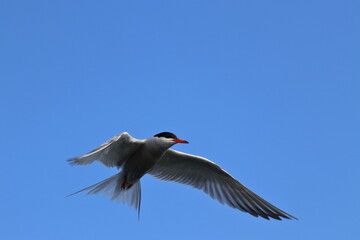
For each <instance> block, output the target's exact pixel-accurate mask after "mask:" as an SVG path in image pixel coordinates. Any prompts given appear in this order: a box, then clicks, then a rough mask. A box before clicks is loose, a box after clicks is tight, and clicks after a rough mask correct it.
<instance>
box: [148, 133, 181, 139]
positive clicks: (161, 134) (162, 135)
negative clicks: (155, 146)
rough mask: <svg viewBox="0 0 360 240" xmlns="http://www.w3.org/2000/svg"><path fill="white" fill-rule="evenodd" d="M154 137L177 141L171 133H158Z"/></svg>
mask: <svg viewBox="0 0 360 240" xmlns="http://www.w3.org/2000/svg"><path fill="white" fill-rule="evenodd" d="M154 137H164V138H173V139H178V138H177V136H176V135H175V134H173V133H171V132H162V133H158V134H156V135H155V136H154Z"/></svg>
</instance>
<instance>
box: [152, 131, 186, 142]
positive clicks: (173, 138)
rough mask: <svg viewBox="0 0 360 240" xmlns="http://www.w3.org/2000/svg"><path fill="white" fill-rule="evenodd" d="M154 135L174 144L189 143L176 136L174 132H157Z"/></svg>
mask: <svg viewBox="0 0 360 240" xmlns="http://www.w3.org/2000/svg"><path fill="white" fill-rule="evenodd" d="M154 137H155V138H160V139H161V140H163V141H165V142H169V143H172V145H173V144H176V143H189V142H188V141H185V140H183V139H180V138H178V137H177V136H176V135H175V134H173V133H171V132H162V133H158V134H156V135H155V136H154Z"/></svg>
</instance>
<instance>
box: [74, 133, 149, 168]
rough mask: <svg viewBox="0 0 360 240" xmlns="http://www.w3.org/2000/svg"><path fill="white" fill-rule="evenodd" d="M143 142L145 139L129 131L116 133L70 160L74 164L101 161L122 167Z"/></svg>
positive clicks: (108, 164) (111, 165)
mask: <svg viewBox="0 0 360 240" xmlns="http://www.w3.org/2000/svg"><path fill="white" fill-rule="evenodd" d="M143 142H144V141H143V140H139V139H136V138H133V137H131V136H130V135H129V134H128V133H127V132H124V133H121V134H119V135H116V136H115V137H113V138H112V139H110V140H109V141H107V142H105V143H104V144H102V145H101V146H100V147H98V148H96V149H95V150H93V151H91V152H89V153H87V154H85V155H83V156H80V157H76V158H72V159H69V160H68V161H69V163H70V164H73V165H87V164H90V163H93V162H94V161H99V162H101V163H102V164H104V165H105V166H108V167H115V166H117V167H120V166H121V165H122V164H123V163H124V162H125V161H126V159H127V158H128V157H130V156H131V155H132V154H133V153H134V152H135V151H136V150H137V149H138V148H139V147H140V146H141V145H142V144H143Z"/></svg>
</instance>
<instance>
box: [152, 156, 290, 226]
mask: <svg viewBox="0 0 360 240" xmlns="http://www.w3.org/2000/svg"><path fill="white" fill-rule="evenodd" d="M148 173H149V174H151V175H152V176H154V177H156V178H159V179H161V180H166V181H174V182H178V183H183V184H187V185H190V186H193V187H195V188H198V189H201V190H203V191H204V192H205V193H207V194H209V195H210V196H211V197H212V198H214V199H216V200H218V201H219V202H221V203H222V204H224V203H225V204H227V205H229V206H230V207H233V208H237V209H239V210H241V211H244V212H248V213H250V214H251V215H253V216H255V217H258V216H261V217H263V218H266V219H269V217H271V218H274V219H278V220H281V218H287V219H297V218H295V217H293V216H291V215H290V214H288V213H286V212H284V211H282V210H280V209H278V208H277V207H275V206H273V205H272V204H270V203H268V202H267V201H265V200H264V199H262V198H261V197H259V196H258V195H256V194H255V193H253V192H252V191H250V190H249V189H248V188H246V187H245V186H244V185H242V184H241V183H239V182H238V181H237V180H236V179H235V178H233V177H232V176H231V175H230V174H228V173H227V172H226V171H225V170H224V169H222V168H221V167H220V166H218V165H216V164H215V163H213V162H211V161H210V160H208V159H206V158H203V157H198V156H194V155H190V154H186V153H182V152H179V151H175V150H172V149H169V150H167V152H166V153H165V154H164V156H163V158H162V159H161V160H160V161H159V162H158V163H157V164H156V165H155V166H154V167H153V168H152V169H151V170H150V171H149V172H148Z"/></svg>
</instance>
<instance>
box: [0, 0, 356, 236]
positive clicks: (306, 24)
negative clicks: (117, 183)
mask: <svg viewBox="0 0 360 240" xmlns="http://www.w3.org/2000/svg"><path fill="white" fill-rule="evenodd" d="M359 9H360V4H359V2H358V1H305V2H304V1H197V0H195V1H194V0H191V1H187V0H184V1H158V0H154V1H16V0H12V1H8V0H3V1H1V3H0V81H1V82H0V83H1V88H0V106H1V125H0V130H1V138H0V141H1V142H0V143H1V146H2V148H1V149H2V151H1V152H2V173H1V175H0V180H1V188H2V194H1V206H0V209H1V215H2V217H1V218H0V226H1V231H0V238H1V239H129V238H131V239H145V238H146V239H200V238H201V239H208V240H210V239H219V238H221V239H279V240H280V239H356V238H358V237H359V233H358V230H357V228H358V223H359V220H358V215H359V214H360V207H359V201H360V192H359V182H360V177H359V167H360V164H359V159H360V151H359V143H360V127H359V122H360V106H359V103H360V68H359V66H360V44H359V43H360V15H359ZM123 131H127V132H129V133H130V134H131V135H132V136H134V137H136V138H147V137H150V136H152V135H154V134H156V133H159V132H162V131H171V132H174V133H176V134H177V135H178V136H179V137H180V138H183V139H186V140H188V141H189V142H190V143H191V144H188V145H182V146H180V145H179V146H175V147H174V148H175V149H177V150H180V151H184V152H188V153H192V154H196V155H201V156H204V157H207V158H209V159H211V160H212V161H214V162H216V163H218V164H220V165H221V166H222V167H223V168H225V169H226V170H227V171H228V172H229V173H230V174H232V175H233V176H234V177H236V178H237V179H238V180H239V181H240V182H242V183H243V184H244V185H246V186H247V187H249V188H250V189H252V190H253V191H254V192H256V193H258V194H259V195H260V196H262V197H263V198H265V199H266V200H268V201H269V202H271V203H273V204H274V205H276V206H278V207H279V208H281V209H283V210H285V211H287V212H289V213H290V214H292V215H294V216H296V217H298V218H299V219H300V220H299V221H286V220H284V221H281V222H280V221H275V220H273V221H266V220H263V219H258V218H254V217H252V216H250V215H249V214H245V213H242V212H240V211H237V210H234V209H231V208H229V207H227V206H223V205H221V204H219V203H218V202H216V201H214V200H212V199H211V198H210V197H209V196H207V195H205V194H204V193H202V192H200V191H198V190H196V189H192V188H191V187H188V186H184V185H179V184H176V183H170V182H161V181H158V180H155V179H153V178H151V177H150V176H145V177H144V178H143V179H142V189H143V198H142V200H143V201H142V212H141V220H140V221H138V219H137V214H136V212H135V211H134V210H133V209H131V208H129V207H127V206H125V205H122V204H116V203H114V202H111V201H109V200H108V199H107V198H104V197H102V196H84V195H77V196H73V197H71V198H65V196H66V195H68V194H70V193H72V192H75V191H77V190H79V189H82V188H84V187H87V186H89V185H92V184H94V183H96V182H98V181H100V180H103V179H105V178H107V177H109V176H111V175H113V174H114V173H115V172H116V169H109V168H105V167H104V166H102V165H101V164H98V163H95V164H93V165H90V166H85V167H71V166H69V165H68V164H67V163H66V161H65V160H66V159H68V158H71V157H74V156H78V155H81V154H84V153H86V152H88V151H90V150H92V149H93V148H95V147H97V146H98V145H100V144H101V143H103V142H104V141H106V140H107V139H109V138H111V137H112V136H114V135H116V134H118V133H120V132H123Z"/></svg>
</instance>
